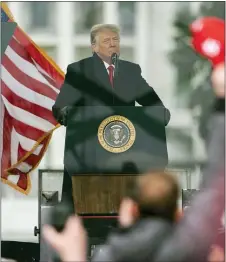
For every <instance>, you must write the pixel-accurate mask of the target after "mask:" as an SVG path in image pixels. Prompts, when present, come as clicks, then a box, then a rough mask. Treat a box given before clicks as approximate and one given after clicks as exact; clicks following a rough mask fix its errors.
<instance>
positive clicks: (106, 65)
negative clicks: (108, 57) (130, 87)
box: [103, 61, 115, 76]
mask: <svg viewBox="0 0 226 262" xmlns="http://www.w3.org/2000/svg"><path fill="white" fill-rule="evenodd" d="M103 62H104V65H105V67H106V69H107V72H108V74H109V70H108V67H109V66H110V65H109V64H108V63H106V62H105V61H103ZM112 66H113V67H114V69H115V66H114V65H112ZM114 73H115V70H114V71H113V76H114Z"/></svg>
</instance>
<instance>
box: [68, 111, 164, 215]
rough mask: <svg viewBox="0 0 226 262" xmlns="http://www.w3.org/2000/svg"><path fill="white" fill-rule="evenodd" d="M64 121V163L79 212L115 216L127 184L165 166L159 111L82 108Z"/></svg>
mask: <svg viewBox="0 0 226 262" xmlns="http://www.w3.org/2000/svg"><path fill="white" fill-rule="evenodd" d="M67 119H68V121H67V130H66V141H65V153H64V165H65V169H66V170H67V172H68V173H69V175H70V176H71V177H72V184H73V197H74V204H75V208H76V212H77V213H79V214H82V215H84V214H112V213H117V212H118V208H119V203H120V201H121V198H122V197H123V196H124V194H125V192H126V188H127V185H128V183H129V182H131V181H133V180H134V179H135V178H136V176H137V175H139V174H142V173H145V172H146V171H148V170H150V169H164V168H165V167H166V166H167V164H168V152H167V143H166V134H165V111H164V108H162V107H130V106H128V107H127V106H121V107H120V106H117V107H109V106H84V107H77V108H71V109H70V110H69V113H68V118H67Z"/></svg>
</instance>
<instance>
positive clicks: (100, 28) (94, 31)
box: [90, 24, 120, 44]
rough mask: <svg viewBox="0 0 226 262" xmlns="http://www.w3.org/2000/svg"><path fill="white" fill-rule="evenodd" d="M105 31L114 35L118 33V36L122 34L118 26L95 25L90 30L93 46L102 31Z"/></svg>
mask: <svg viewBox="0 0 226 262" xmlns="http://www.w3.org/2000/svg"><path fill="white" fill-rule="evenodd" d="M104 30H110V31H112V32H114V33H117V34H118V36H119V34H120V29H119V27H118V26H117V25H114V24H97V25H94V26H93V27H92V28H91V30H90V42H91V44H95V43H96V36H97V34H98V33H99V32H101V31H104Z"/></svg>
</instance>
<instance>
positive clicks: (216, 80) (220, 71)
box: [211, 64, 225, 98]
mask: <svg viewBox="0 0 226 262" xmlns="http://www.w3.org/2000/svg"><path fill="white" fill-rule="evenodd" d="M224 69H225V67H224V64H220V65H218V66H216V67H215V68H214V69H213V72H212V75H211V81H212V85H213V89H214V92H215V94H216V96H217V97H218V98H224V97H225V81H224V79H225V76H224V74H225V72H224Z"/></svg>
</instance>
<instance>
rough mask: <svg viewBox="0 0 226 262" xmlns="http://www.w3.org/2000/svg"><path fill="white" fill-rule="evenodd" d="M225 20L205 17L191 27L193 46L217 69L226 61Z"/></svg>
mask: <svg viewBox="0 0 226 262" xmlns="http://www.w3.org/2000/svg"><path fill="white" fill-rule="evenodd" d="M224 25H225V23H224V20H222V19H220V18H217V17H203V18H200V19H197V20H196V21H194V22H193V23H192V24H191V25H190V27H189V28H190V31H191V33H192V46H193V48H194V49H195V51H196V52H197V53H199V54H200V55H202V56H204V57H206V58H207V59H208V60H210V61H211V63H212V65H213V66H214V67H215V66H217V65H219V64H221V63H224V61H225V40H224V38H225V35H224Z"/></svg>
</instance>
